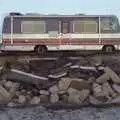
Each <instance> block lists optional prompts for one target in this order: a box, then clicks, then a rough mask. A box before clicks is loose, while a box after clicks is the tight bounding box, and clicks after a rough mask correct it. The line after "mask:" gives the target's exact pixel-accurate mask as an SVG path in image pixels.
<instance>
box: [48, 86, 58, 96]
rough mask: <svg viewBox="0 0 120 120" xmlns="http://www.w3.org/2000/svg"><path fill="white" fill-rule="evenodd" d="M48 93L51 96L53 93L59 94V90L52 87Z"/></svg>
mask: <svg viewBox="0 0 120 120" xmlns="http://www.w3.org/2000/svg"><path fill="white" fill-rule="evenodd" d="M49 92H50V93H53V94H54V93H58V92H59V88H58V87H57V86H56V85H54V86H52V87H50V88H49Z"/></svg>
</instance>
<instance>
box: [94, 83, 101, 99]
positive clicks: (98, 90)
mask: <svg viewBox="0 0 120 120" xmlns="http://www.w3.org/2000/svg"><path fill="white" fill-rule="evenodd" d="M92 90H93V94H94V96H95V97H97V96H101V95H102V92H103V91H102V86H101V85H99V84H97V83H93V85H92Z"/></svg>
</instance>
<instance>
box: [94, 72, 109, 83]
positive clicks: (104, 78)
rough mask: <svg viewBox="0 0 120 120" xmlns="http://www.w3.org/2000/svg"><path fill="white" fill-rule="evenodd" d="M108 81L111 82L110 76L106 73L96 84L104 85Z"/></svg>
mask: <svg viewBox="0 0 120 120" xmlns="http://www.w3.org/2000/svg"><path fill="white" fill-rule="evenodd" d="M108 80H110V77H109V75H108V74H107V73H104V74H102V75H101V76H99V77H98V78H97V79H96V82H97V83H104V82H107V81H108Z"/></svg>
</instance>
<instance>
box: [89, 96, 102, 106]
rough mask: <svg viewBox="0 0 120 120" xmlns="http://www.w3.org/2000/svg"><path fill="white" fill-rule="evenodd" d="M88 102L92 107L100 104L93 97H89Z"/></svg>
mask: <svg viewBox="0 0 120 120" xmlns="http://www.w3.org/2000/svg"><path fill="white" fill-rule="evenodd" d="M89 102H90V103H91V104H94V105H98V104H102V102H101V101H99V100H97V99H96V98H95V97H93V96H89Z"/></svg>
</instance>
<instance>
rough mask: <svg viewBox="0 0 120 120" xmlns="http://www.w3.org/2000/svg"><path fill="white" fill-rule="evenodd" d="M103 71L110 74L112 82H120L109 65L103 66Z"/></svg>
mask: <svg viewBox="0 0 120 120" xmlns="http://www.w3.org/2000/svg"><path fill="white" fill-rule="evenodd" d="M104 71H105V72H106V73H107V74H108V75H109V76H110V78H111V79H112V81H113V82H114V83H118V84H120V78H119V76H118V75H117V74H116V73H115V72H114V71H113V70H112V69H110V68H109V67H105V69H104Z"/></svg>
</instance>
